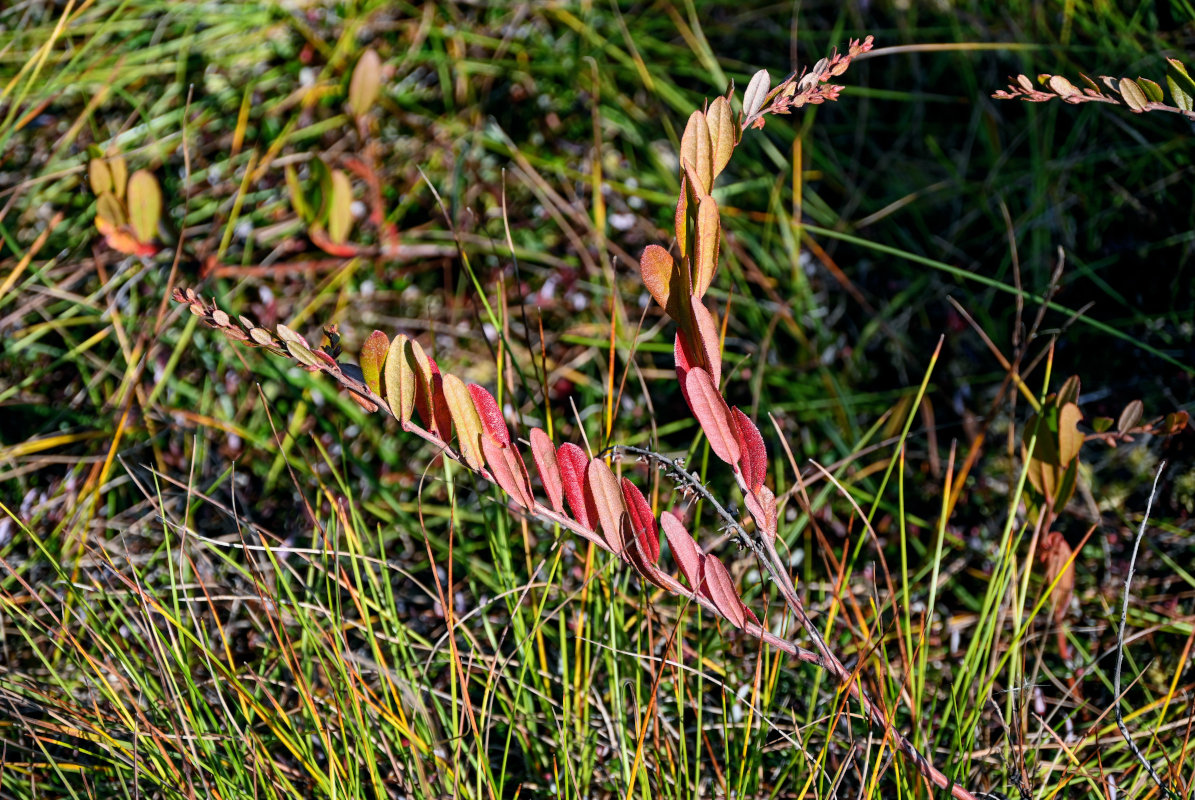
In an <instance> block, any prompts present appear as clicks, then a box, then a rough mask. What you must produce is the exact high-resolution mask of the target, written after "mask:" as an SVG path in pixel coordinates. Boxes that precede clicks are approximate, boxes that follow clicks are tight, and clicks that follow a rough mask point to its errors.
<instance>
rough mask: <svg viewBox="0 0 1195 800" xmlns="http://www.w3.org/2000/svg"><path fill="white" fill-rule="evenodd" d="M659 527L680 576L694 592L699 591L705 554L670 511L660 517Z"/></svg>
mask: <svg viewBox="0 0 1195 800" xmlns="http://www.w3.org/2000/svg"><path fill="white" fill-rule="evenodd" d="M660 527H662V528H663V529H664V536H665V537H666V538H667V539H668V548H669V549H670V550H671V551H672V558H673V559H674V560H675V561H676V565H677V566H678V567H680V571H681V574H682V575H684V576H685V580H686V581H688V582H689V586H691V587H692V588H693V590H694V591H700V589H701V577H702V571H703V570H702V562H703V561H705V554H704V553H702V552H701V548H700V547H698V546H697V542H696V541H694V540H693V537H692V535H690V534H689V532H688V531H687V530H685V526H684V525H683V524H682V523H681V521H680V519H679V518H678V517H677V516H676V514H674V513H673V512H671V511H665V512H664V513H663V514H661V515H660Z"/></svg>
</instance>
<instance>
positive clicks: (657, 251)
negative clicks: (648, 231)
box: [639, 244, 676, 310]
mask: <svg viewBox="0 0 1195 800" xmlns="http://www.w3.org/2000/svg"><path fill="white" fill-rule="evenodd" d="M675 269H676V262H675V261H673V260H672V256H671V255H669V253H668V251H667V250H665V249H664V248H663V247H660V246H659V245H658V244H649V245H648V246H647V247H646V248H644V250H643V255H641V256H639V275H640V276H641V277H642V278H643V285H644V286H646V287H647V291H649V292H651V296H652V298H653V299H654V300H655V301H656V303H658V304H659V306H660V308H663V309H665V310H667V308H668V294H669V292H670V291H671V286H672V273H673V271H674V270H675Z"/></svg>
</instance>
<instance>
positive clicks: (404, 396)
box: [383, 333, 415, 422]
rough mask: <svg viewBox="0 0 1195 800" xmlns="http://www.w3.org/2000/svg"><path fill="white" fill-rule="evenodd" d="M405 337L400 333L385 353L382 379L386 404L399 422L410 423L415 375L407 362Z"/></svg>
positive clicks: (413, 401) (413, 407)
mask: <svg viewBox="0 0 1195 800" xmlns="http://www.w3.org/2000/svg"><path fill="white" fill-rule="evenodd" d="M406 351H407V336H406V334H403V333H400V334H399V335H398V336H395V337H394V341H392V342H391V343H390V348H389V350H388V351H387V353H386V365H385V370H384V372H383V377H384V378H385V383H386V402H387V403H389V404H390V411H391V413H393V414H394V416H395V417H397V418H398V420H399V422H410V421H411V413H412V412H413V411H414V410H415V373H414V371H413V370H412V369H411V365H410V362H408V361H407V357H406Z"/></svg>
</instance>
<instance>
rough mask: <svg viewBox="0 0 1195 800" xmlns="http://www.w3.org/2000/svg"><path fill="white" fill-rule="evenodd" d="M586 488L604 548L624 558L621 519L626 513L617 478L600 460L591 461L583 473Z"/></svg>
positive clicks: (608, 466) (624, 549)
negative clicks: (603, 541) (595, 513)
mask: <svg viewBox="0 0 1195 800" xmlns="http://www.w3.org/2000/svg"><path fill="white" fill-rule="evenodd" d="M585 481H586V487H587V488H588V489H589V493H590V496H592V497H593V507H594V509H596V510H597V517H598V524H599V525H600V526H601V529H602V531H601V533H602V538H603V539H604V540H605V541H606V546H607V547H609V548H610V552H612V553H614V554H615V555H618V556H621V557H622V558H626V557H627V555H626V548H625V546H624V545H623V542H622V517H623V515H624V514H626V513H627V509H626V506H625V505H624V504H623V500H622V488H621V487H620V486H619V485H618V478H616V477H614V471H613V470H611V469H610V465H609V464H607V463H606V462H605V461H602V460H601V459H600V458H594V459H591V460H590V462H589V466H588V467H587V468H586V471H585Z"/></svg>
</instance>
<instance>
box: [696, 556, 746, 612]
mask: <svg viewBox="0 0 1195 800" xmlns="http://www.w3.org/2000/svg"><path fill="white" fill-rule="evenodd" d="M702 593H703V594H704V595H705V596H706V597H708V598H709V599H710V600H712V601H713V602H714V605H715V606H716V607H717V608H718V610H719V611H721V612H722V615H723V616H725V617H726V618H727V619H728V620H730V622H731V623H732V624H733V625H734V626H735V627H736V628H741V627H743V624H744V623H745V622H746V615H745V614H743V601H742V600H740V599H739V593H738V592H736V591H735V589H734V581H732V580H731V579H730V573H729V572H728V571H727V570H726V566H725V565H724V564H723V563H722V562H721V561H720V560H719V559H718V557H717V556H715V555H709V556H706V557H705V586H704V587H703V589H702Z"/></svg>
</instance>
